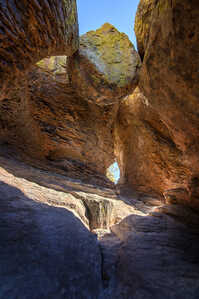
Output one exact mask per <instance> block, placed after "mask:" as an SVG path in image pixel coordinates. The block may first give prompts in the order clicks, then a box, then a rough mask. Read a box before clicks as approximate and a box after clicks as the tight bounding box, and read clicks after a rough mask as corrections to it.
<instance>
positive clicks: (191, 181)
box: [121, 0, 199, 208]
mask: <svg viewBox="0 0 199 299" xmlns="http://www.w3.org/2000/svg"><path fill="white" fill-rule="evenodd" d="M198 22H199V10H198V3H197V1H191V2H187V1H179V0H178V1H172V2H171V1H163V0H160V1H145V0H142V1H141V2H140V5H139V7H138V12H137V17H136V23H135V31H136V35H137V40H138V49H139V53H140V55H141V57H142V59H143V66H142V69H141V73H140V81H139V87H140V90H141V92H142V93H143V94H144V96H145V97H146V99H147V102H148V108H147V109H149V111H151V116H150V115H149V117H148V116H147V123H146V121H145V118H146V117H145V116H144V122H143V121H141V127H140V128H137V129H136V130H135V131H137V132H138V131H139V134H140V137H139V138H138V139H139V140H141V141H140V142H141V143H142V145H141V143H140V144H139V143H138V141H136V143H135V144H134V146H133V149H131V148H130V147H129V148H128V150H129V153H128V156H129V161H132V165H136V166H135V168H134V166H132V168H134V169H135V170H136V172H135V173H134V175H135V176H137V177H141V176H142V175H143V171H144V173H145V174H144V176H146V183H147V185H150V187H151V188H152V189H153V190H154V191H156V192H159V193H160V192H164V191H165V192H166V190H171V189H176V188H180V189H184V195H183V198H185V197H186V194H189V196H188V199H189V205H192V206H193V207H195V208H196V207H198V203H197V202H198V200H197V197H198V189H197V183H196V182H197V181H198V177H199V160H198V152H199V148H198V134H199V118H198V114H197V111H198V108H199V106H198V97H199V89H198V68H199V56H198V40H199V38H198V30H197V28H198V25H199V24H198ZM190 57H192V59H191V60H190ZM144 107H146V106H144ZM121 109H123V108H121ZM142 109H143V113H144V114H145V110H146V109H145V108H141V109H140V108H139V110H142ZM141 113H142V112H141ZM153 113H155V114H153ZM154 116H155V121H154ZM139 118H140V116H139ZM141 118H143V116H142V117H141ZM124 119H125V116H124ZM131 127H132V125H131ZM132 134H133V133H132ZM129 136H130V135H129ZM143 140H145V142H143ZM130 143H132V142H131V141H130ZM136 144H137V146H138V147H139V148H140V147H141V151H142V154H144V157H145V159H144V161H141V159H140V157H141V155H139V154H136V158H135V159H134V156H133V155H134V153H135V148H136ZM131 150H132V155H131ZM137 157H139V158H138V161H137V162H136V159H137ZM124 159H126V158H124ZM151 160H152V161H153V162H154V165H153V166H152V163H151V162H150V161H151ZM134 161H135V162H134ZM130 163H131V162H127V164H130ZM138 165H139V166H138ZM151 166H152V168H151ZM128 167H129V168H130V165H129V166H128ZM147 169H148V175H146V173H147ZM151 169H152V171H151ZM127 172H128V171H127ZM151 172H153V174H151ZM128 176H129V178H128V179H127V180H128V181H132V182H133V179H132V177H133V173H132V172H131V173H130V174H129V175H128ZM149 178H150V180H151V181H150V182H148V181H149ZM134 181H135V182H136V179H135V180H134ZM161 181H162V182H161ZM140 182H141V184H143V183H144V180H141V181H140ZM146 190H147V188H146ZM169 192H170V193H171V191H169ZM174 193H175V195H176V196H177V193H176V192H175V190H174ZM178 194H180V193H178ZM180 198H182V193H181V195H180V197H179V202H180V201H181V199H180Z"/></svg>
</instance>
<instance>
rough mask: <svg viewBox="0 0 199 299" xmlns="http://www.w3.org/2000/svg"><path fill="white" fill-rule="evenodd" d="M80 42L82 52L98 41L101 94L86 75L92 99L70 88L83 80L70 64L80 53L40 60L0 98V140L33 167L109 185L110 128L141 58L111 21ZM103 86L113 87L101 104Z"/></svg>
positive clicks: (111, 130) (112, 145)
mask: <svg viewBox="0 0 199 299" xmlns="http://www.w3.org/2000/svg"><path fill="white" fill-rule="evenodd" d="M81 41H82V42H81V43H82V46H81V47H82V48H83V49H84V51H86V53H88V52H89V51H91V48H92V49H93V47H94V46H95V45H97V44H99V49H100V50H99V53H98V54H97V55H101V54H103V58H101V59H102V61H101V62H102V64H103V68H104V71H103V73H100V71H99V70H98V71H97V73H96V74H97V76H99V77H100V78H101V79H100V80H105V79H107V80H108V81H107V84H108V85H107V86H106V88H105V85H103V86H104V87H103V88H101V87H102V85H101V83H99V82H98V85H97V86H98V87H99V91H100V93H102V94H101V95H100V93H99V92H98V94H96V93H95V91H94V89H93V83H92V81H90V82H89V84H88V82H87V83H86V81H85V80H87V79H86V77H85V76H83V77H81V78H82V80H83V81H82V82H84V83H83V84H86V90H90V91H91V92H92V94H93V98H92V99H93V100H92V101H90V100H89V99H90V97H91V94H90V95H88V94H87V95H85V94H81V87H80V86H79V87H78V86H74V82H76V83H77V84H79V83H81V82H80V81H79V80H78V78H79V77H78V78H77V77H76V75H75V72H76V71H77V69H76V67H75V66H73V64H75V65H76V66H77V65H78V61H79V57H80V56H78V55H79V54H75V55H74V56H72V57H68V58H67V57H66V56H52V57H49V58H46V59H44V60H41V61H39V62H38V63H37V65H35V66H34V67H32V68H31V69H30V70H29V72H28V73H25V74H24V75H23V76H21V77H20V86H19V85H16V86H15V85H14V86H12V88H10V91H9V94H7V95H6V97H5V98H3V99H2V101H1V103H0V114H1V117H0V126H1V130H0V142H1V143H8V144H11V145H12V146H14V147H15V148H16V150H17V151H20V153H21V154H22V155H23V156H24V159H26V161H29V162H31V163H32V164H34V165H36V164H37V166H39V167H42V168H47V169H49V168H50V167H51V168H52V169H54V170H55V171H58V172H62V173H65V175H67V176H68V177H72V178H78V179H80V178H81V180H85V181H87V182H90V183H94V184H98V185H100V184H101V185H103V186H109V187H111V185H112V186H113V184H112V183H111V182H110V181H109V180H108V179H107V178H106V171H107V169H108V167H109V166H110V165H111V164H112V163H113V162H114V159H115V157H114V144H113V143H114V141H113V126H114V122H115V118H116V115H117V110H118V106H119V102H120V100H121V97H124V96H125V95H127V94H128V92H129V90H131V89H133V88H135V86H136V84H137V77H138V69H139V67H140V60H139V56H138V54H137V52H136V51H135V50H134V48H133V45H132V44H131V43H130V41H129V40H128V38H127V36H125V35H124V34H121V33H119V32H118V31H117V30H116V29H115V28H114V27H112V26H111V25H109V24H105V25H104V26H103V27H102V28H101V29H99V30H97V32H96V33H95V32H93V33H92V32H91V33H88V34H87V35H85V36H83V37H82V38H81ZM82 48H80V53H81V49H82ZM124 49H128V51H127V53H126V50H125V51H124ZM89 53H90V52H89ZM91 56H92V55H91ZM84 62H85V59H84ZM89 65H90V67H91V68H92V69H93V70H94V68H95V67H96V65H95V61H94V60H93V59H92V60H91V61H90V63H89ZM87 71H88V69H85V72H87ZM90 74H91V73H90ZM74 76H75V77H74ZM72 78H73V79H72ZM69 79H70V80H69ZM91 79H92V80H94V78H91ZM71 80H72V85H71V83H70V82H68V81H71ZM78 82H79V83H78ZM104 82H105V81H104ZM84 87H85V85H84ZM107 88H108V89H107ZM117 88H119V89H121V92H119V90H118V91H117ZM107 90H109V91H111V92H112V91H113V94H114V101H112V102H111V101H109V100H110V98H109V99H108V102H109V105H104V104H105V103H104V102H103V101H101V99H100V98H101V96H102V97H103V96H105V97H107V95H108V94H107V93H106V91H107ZM116 91H117V92H116ZM113 94H112V96H111V97H113ZM83 96H84V97H83ZM98 100H99V101H98ZM99 102H100V103H101V105H98V104H99ZM103 103H104V104H103ZM102 104H103V105H102ZM36 161H37V162H36ZM35 163H36V164H35Z"/></svg>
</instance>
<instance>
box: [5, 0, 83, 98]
mask: <svg viewBox="0 0 199 299" xmlns="http://www.w3.org/2000/svg"><path fill="white" fill-rule="evenodd" d="M78 42H79V41H78V22H77V10H76V1H75V0H67V1H64V0H61V1H58V0H55V1H53V2H52V1H50V0H45V1H44V0H33V1H26V0H20V1H13V0H9V1H4V0H0V44H1V48H0V92H1V95H0V99H2V98H4V97H5V96H6V95H7V94H8V89H9V88H10V85H12V86H13V83H14V80H15V79H17V78H19V77H20V76H21V75H22V74H23V73H24V71H25V70H27V69H28V68H30V67H31V66H32V65H33V64H34V63H36V62H37V61H39V60H40V59H42V58H44V57H46V56H48V55H72V54H73V53H74V52H75V51H76V50H77V48H78ZM20 79H21V78H20Z"/></svg>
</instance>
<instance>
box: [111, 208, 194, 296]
mask: <svg viewBox="0 0 199 299" xmlns="http://www.w3.org/2000/svg"><path fill="white" fill-rule="evenodd" d="M180 209H181V208H180V207H178V212H179V214H180V213H181V211H180ZM190 216H191V214H190ZM193 216H194V215H193ZM194 217H195V216H194ZM113 231H114V232H115V233H116V235H117V236H120V238H121V239H122V242H123V243H122V246H121V249H120V252H119V261H118V264H117V274H116V276H117V281H118V285H120V288H121V294H122V295H121V298H147V299H160V298H165V299H166V298H171V299H174V298H175V299H181V298H183V299H196V298H199V231H198V225H197V226H195V229H193V227H190V226H188V225H186V224H183V223H182V222H179V221H178V220H176V219H175V217H170V216H168V215H166V214H163V213H154V214H153V216H144V217H141V216H138V215H131V216H128V217H126V218H125V219H124V220H123V221H122V222H121V223H120V224H118V225H116V226H115V227H114V228H113Z"/></svg>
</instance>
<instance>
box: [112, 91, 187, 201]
mask: <svg viewBox="0 0 199 299" xmlns="http://www.w3.org/2000/svg"><path fill="white" fill-rule="evenodd" d="M114 132H115V134H114V135H115V155H116V157H117V160H118V163H119V165H120V173H121V176H120V184H126V185H128V186H129V187H130V186H131V187H132V186H133V188H134V189H135V190H139V191H143V192H147V193H148V192H150V193H154V192H156V193H159V195H161V194H162V193H163V192H164V191H165V190H167V189H170V188H171V181H172V183H173V185H172V186H173V187H174V188H177V187H179V188H180V186H182V185H183V184H184V183H185V178H186V176H185V173H186V170H187V169H186V168H185V167H184V165H183V160H182V155H181V151H180V150H179V149H178V148H177V147H176V145H175V143H174V142H173V141H172V136H171V135H170V132H169V130H168V128H167V126H166V125H165V124H164V123H163V122H162V120H161V118H160V116H159V114H158V113H157V112H156V111H155V110H154V109H153V108H152V106H150V105H149V102H148V99H147V98H146V97H145V96H144V95H143V93H142V92H141V91H140V89H139V88H137V89H136V90H135V91H134V93H133V94H132V95H131V96H129V97H127V98H125V99H124V100H123V101H122V103H121V105H120V108H119V111H118V117H117V120H116V125H115V131H114ZM130 161H132V162H130ZM183 174H184V175H183Z"/></svg>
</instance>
